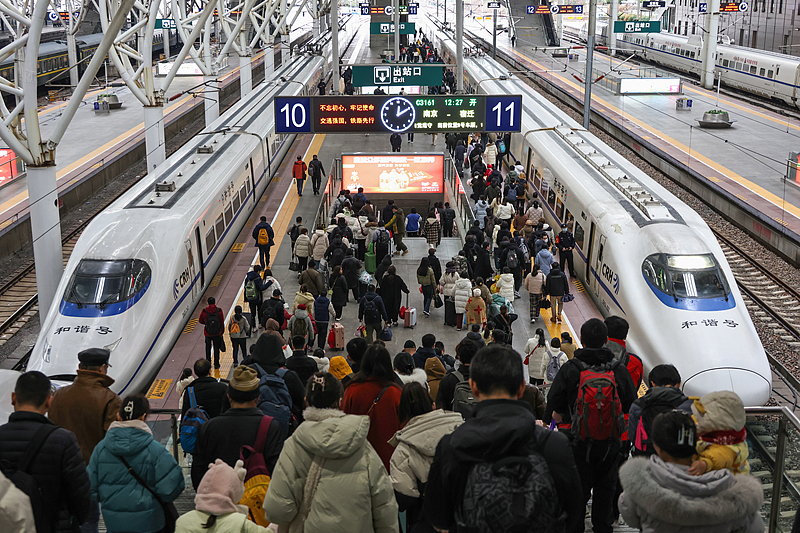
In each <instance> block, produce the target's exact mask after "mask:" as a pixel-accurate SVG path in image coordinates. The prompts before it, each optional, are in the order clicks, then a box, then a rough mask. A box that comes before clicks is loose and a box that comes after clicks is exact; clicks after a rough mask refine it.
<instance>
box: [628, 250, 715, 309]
mask: <svg viewBox="0 0 800 533" xmlns="http://www.w3.org/2000/svg"><path fill="white" fill-rule="evenodd" d="M642 273H643V274H644V276H645V278H647V280H648V281H649V282H650V283H651V284H652V285H653V286H654V287H655V288H656V289H658V290H659V291H661V292H663V293H665V294H668V295H670V296H672V297H674V298H675V299H676V301H677V299H678V298H694V299H708V298H726V297H727V295H728V293H729V292H730V289H729V288H728V283H727V281H726V279H725V275H724V274H723V272H722V270H721V269H720V268H719V265H718V264H717V262H716V260H715V259H714V256H713V255H711V254H704V255H667V254H653V255H651V256H649V257H648V258H647V259H645V260H644V263H643V264H642Z"/></svg>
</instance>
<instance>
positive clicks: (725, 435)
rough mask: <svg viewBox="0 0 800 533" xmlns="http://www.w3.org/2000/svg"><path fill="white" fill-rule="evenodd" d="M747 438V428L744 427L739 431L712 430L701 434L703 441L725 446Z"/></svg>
mask: <svg viewBox="0 0 800 533" xmlns="http://www.w3.org/2000/svg"><path fill="white" fill-rule="evenodd" d="M746 438H747V430H746V429H745V428H742V429H740V430H739V431H736V430H734V429H730V430H722V431H712V432H710V433H704V434H703V435H700V440H702V441H703V442H707V443H709V444H722V445H725V446H728V445H731V444H739V443H741V442H744V440H745V439H746Z"/></svg>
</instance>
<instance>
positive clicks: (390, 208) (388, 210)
mask: <svg viewBox="0 0 800 533" xmlns="http://www.w3.org/2000/svg"><path fill="white" fill-rule="evenodd" d="M393 216H394V200H389V201H388V202H386V205H385V206H384V208H383V209H381V223H382V224H386V223H387V222H389V221H390V220H392V217H393Z"/></svg>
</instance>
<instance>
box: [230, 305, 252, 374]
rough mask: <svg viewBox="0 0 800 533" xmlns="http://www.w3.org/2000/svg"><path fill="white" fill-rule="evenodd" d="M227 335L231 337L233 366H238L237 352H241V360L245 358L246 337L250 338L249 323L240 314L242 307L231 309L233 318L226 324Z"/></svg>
mask: <svg viewBox="0 0 800 533" xmlns="http://www.w3.org/2000/svg"><path fill="white" fill-rule="evenodd" d="M228 333H229V334H230V336H231V345H232V347H233V366H237V365H238V364H239V350H240V349H241V351H242V359H245V358H246V357H247V337H249V336H250V322H248V321H247V319H246V318H245V317H244V315H243V314H242V306H241V305H237V306H236V307H234V308H233V316H232V317H231V321H230V323H229V324H228Z"/></svg>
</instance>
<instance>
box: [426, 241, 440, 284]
mask: <svg viewBox="0 0 800 533" xmlns="http://www.w3.org/2000/svg"><path fill="white" fill-rule="evenodd" d="M428 262H429V263H430V265H431V268H432V269H433V275H434V276H436V279H437V280H439V279H442V264H441V263H440V262H439V258H438V257H436V248H428Z"/></svg>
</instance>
